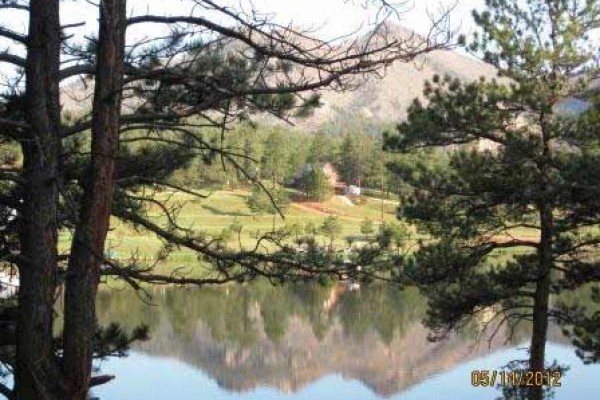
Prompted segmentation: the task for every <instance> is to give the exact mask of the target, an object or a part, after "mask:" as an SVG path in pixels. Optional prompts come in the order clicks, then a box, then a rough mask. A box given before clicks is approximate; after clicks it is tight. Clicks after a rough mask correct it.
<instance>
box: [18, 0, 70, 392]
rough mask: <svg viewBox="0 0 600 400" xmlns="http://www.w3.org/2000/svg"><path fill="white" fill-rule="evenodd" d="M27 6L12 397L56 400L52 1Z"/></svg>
mask: <svg viewBox="0 0 600 400" xmlns="http://www.w3.org/2000/svg"><path fill="white" fill-rule="evenodd" d="M29 8H30V13H29V15H30V17H29V18H30V19H29V36H28V39H27V43H28V53H27V63H26V69H25V73H26V90H27V107H26V110H25V113H26V118H27V122H28V123H29V125H30V127H31V130H30V132H29V133H28V135H27V136H26V137H25V138H23V140H22V141H21V146H22V150H23V178H24V182H25V183H24V184H23V185H22V195H23V204H22V209H21V210H20V211H21V212H20V215H21V224H20V242H21V261H20V263H19V272H20V280H21V282H20V291H19V308H20V310H19V320H18V335H17V360H16V374H15V397H16V398H18V399H24V400H37V399H59V398H60V396H58V395H57V393H58V390H57V388H58V387H59V385H60V384H59V382H60V380H59V379H58V378H59V375H58V368H57V366H56V364H55V361H54V355H53V344H52V342H53V341H52V320H53V295H54V288H55V284H56V282H55V279H54V276H55V275H54V274H55V272H56V263H57V206H58V160H59V156H60V152H61V144H60V103H59V100H60V98H59V87H58V79H57V77H58V74H59V66H60V42H61V38H60V35H61V33H60V21H59V0H31V2H30V5H29Z"/></svg>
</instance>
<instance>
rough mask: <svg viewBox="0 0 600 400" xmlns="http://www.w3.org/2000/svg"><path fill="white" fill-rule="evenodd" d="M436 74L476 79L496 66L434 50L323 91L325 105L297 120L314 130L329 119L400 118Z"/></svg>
mask: <svg viewBox="0 0 600 400" xmlns="http://www.w3.org/2000/svg"><path fill="white" fill-rule="evenodd" d="M434 75H440V76H445V75H450V76H452V77H455V78H458V79H460V80H463V81H474V80H476V79H478V78H479V77H481V76H484V77H486V78H487V79H492V78H494V77H495V76H496V69H495V68H494V67H493V66H491V65H489V64H485V63H483V62H481V61H478V60H476V59H474V58H471V57H469V56H467V55H463V54H460V53H458V52H456V51H450V50H438V51H434V52H431V53H429V54H426V55H422V56H419V57H417V58H416V59H415V60H414V61H413V62H411V63H400V62H397V63H395V64H393V65H392V66H390V67H389V68H388V69H387V70H386V71H385V74H384V76H383V77H382V78H381V79H378V78H371V79H369V80H368V81H367V82H366V83H365V84H364V85H362V86H361V87H359V88H358V89H357V90H354V91H349V92H334V91H328V90H325V91H323V92H321V93H322V97H321V103H322V106H321V107H320V108H318V109H317V110H315V112H314V113H313V115H312V116H311V117H309V118H307V119H305V120H295V121H294V122H295V123H296V124H297V125H298V126H299V127H303V128H308V129H311V130H313V129H316V128H318V127H320V126H323V125H324V124H328V123H329V124H333V125H334V126H338V127H339V128H341V129H343V127H344V125H345V124H346V123H347V122H348V119H350V120H357V119H360V120H363V121H369V122H370V123H371V124H375V125H386V124H390V123H395V122H398V121H401V120H403V119H405V118H406V111H407V108H408V107H409V106H410V104H411V103H412V101H413V99H415V98H416V97H421V95H422V92H423V85H424V83H425V81H426V80H428V79H431V78H432V77H433V76H434Z"/></svg>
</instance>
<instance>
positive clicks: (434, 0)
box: [0, 0, 483, 81]
mask: <svg viewBox="0 0 600 400" xmlns="http://www.w3.org/2000/svg"><path fill="white" fill-rule="evenodd" d="M93 1H97V0H93ZM363 1H364V0H217V2H218V3H219V4H229V5H231V6H232V7H234V8H238V9H239V8H241V9H244V10H250V9H251V8H252V5H253V6H254V8H255V9H256V10H258V11H260V12H263V13H269V14H272V15H273V16H274V18H275V19H276V20H277V21H278V22H280V23H284V24H285V23H290V22H293V23H294V24H295V25H296V26H299V27H307V28H308V27H312V28H318V30H317V32H316V33H315V35H316V36H319V37H322V38H333V37H337V36H341V35H344V34H348V33H351V32H353V31H355V30H356V29H357V28H359V27H361V26H362V27H363V28H366V27H368V26H369V25H368V24H369V23H373V21H374V19H375V9H374V8H371V9H365V8H364V7H363V6H362V5H361V3H362V2H363ZM190 4H193V1H190V0H129V2H128V7H129V12H130V15H135V14H143V13H145V12H147V11H148V10H149V11H150V12H152V13H153V14H163V15H182V14H183V15H185V14H189V13H190ZM481 4H483V0H420V1H419V0H408V1H406V2H405V6H404V7H403V9H404V12H403V13H402V14H401V19H400V20H399V21H398V20H397V19H395V20H396V21H397V22H399V23H401V24H402V25H404V26H406V27H408V28H410V29H413V30H415V31H416V32H418V33H424V32H427V29H428V27H429V25H430V18H429V16H428V12H429V13H433V14H434V15H436V14H437V13H439V10H441V9H442V8H444V7H449V6H454V7H455V8H454V12H453V13H452V18H451V21H452V25H453V26H454V27H460V28H461V30H462V31H463V32H465V33H466V32H468V31H469V30H470V29H471V27H472V23H471V16H470V12H471V10H472V9H473V8H475V7H477V6H480V5H481ZM61 7H62V9H61V10H62V12H61V20H62V22H63V23H65V24H66V23H77V22H85V24H86V25H85V26H84V27H83V28H81V29H80V30H79V32H78V34H79V35H83V34H90V33H94V32H95V31H96V28H97V23H96V19H97V8H96V7H94V6H92V5H90V4H89V3H88V2H87V1H86V0H64V1H62V2H61ZM201 12H202V11H197V12H196V13H201ZM0 24H2V26H4V27H9V28H11V29H14V30H17V31H20V32H25V31H26V28H27V20H26V16H25V13H22V12H13V11H6V10H0ZM149 29H160V27H159V26H157V25H140V26H138V27H136V29H135V30H133V29H132V31H131V32H129V33H128V34H129V36H128V39H129V41H131V40H135V39H137V38H139V37H143V36H151V35H152V34H154V33H155V32H152V31H149ZM69 33H74V32H73V31H70V32H69ZM7 48H8V49H9V50H11V51H14V52H15V53H18V54H22V49H19V48H18V47H15V45H14V43H12V42H9V41H6V40H0V51H2V50H4V49H7ZM7 71H8V70H7V65H6V64H2V63H0V77H1V75H6V74H7ZM2 80H3V79H0V81H2Z"/></svg>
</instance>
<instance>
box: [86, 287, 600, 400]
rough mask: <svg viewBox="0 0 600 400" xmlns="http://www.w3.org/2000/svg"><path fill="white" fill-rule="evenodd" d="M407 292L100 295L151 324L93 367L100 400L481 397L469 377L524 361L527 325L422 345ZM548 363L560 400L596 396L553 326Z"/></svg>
mask: <svg viewBox="0 0 600 400" xmlns="http://www.w3.org/2000/svg"><path fill="white" fill-rule="evenodd" d="M425 312H426V304H425V301H424V300H423V298H422V297H421V296H420V295H419V294H418V292H417V290H416V289H414V288H409V289H405V290H399V289H397V288H393V287H390V286H386V285H381V284H378V285H371V286H367V287H363V288H361V289H360V290H358V291H350V290H348V289H347V287H346V286H344V285H337V286H333V287H332V286H329V287H325V286H320V285H307V284H302V285H293V286H284V287H281V286H279V287H273V286H271V285H270V284H268V283H266V282H257V283H253V284H246V285H243V286H242V285H239V286H229V287H220V288H194V289H181V288H165V289H164V290H160V291H159V290H156V291H153V292H152V300H151V304H148V303H146V302H144V301H142V300H140V298H138V297H137V296H136V294H135V293H133V292H131V291H127V290H113V291H102V292H100V293H99V297H98V314H99V315H98V317H99V320H100V321H101V323H103V324H106V323H108V322H118V323H119V324H121V325H122V327H123V328H124V329H126V330H132V329H134V328H135V327H136V326H139V325H140V324H146V325H148V326H149V328H150V336H151V338H150V340H148V341H146V342H140V343H137V344H135V345H134V346H133V348H132V351H131V352H130V354H129V356H128V357H125V358H113V359H108V360H103V361H101V362H100V363H99V364H98V365H97V366H98V367H99V368H100V370H101V372H102V373H106V374H115V375H116V376H117V379H116V380H114V381H112V382H111V383H109V384H106V385H104V386H101V387H98V388H96V389H95V390H94V396H96V397H99V398H100V399H110V400H116V399H123V400H136V399H140V400H142V399H143V400H152V399H157V400H158V399H210V400H219V399H222V400H233V399H254V400H279V399H285V400H301V399H328V400H337V399H339V400H342V399H343V400H349V399H357V400H370V399H373V400H374V399H402V400H420V399H423V400H425V399H427V400H432V399H433V400H435V399H460V400H471V399H473V400H486V399H490V400H491V399H495V398H497V397H499V396H500V395H501V393H500V391H499V390H498V389H496V388H481V387H473V386H472V385H471V372H472V371H473V370H500V369H502V366H504V365H506V364H507V363H508V362H509V361H511V360H515V359H524V358H527V352H526V345H527V342H528V340H529V338H528V335H529V333H528V327H527V326H523V327H521V328H520V329H517V331H516V332H515V333H514V335H513V337H512V338H511V340H508V341H507V336H508V331H507V330H503V329H501V330H500V332H499V333H498V335H496V336H495V337H494V338H492V339H491V340H490V341H489V343H488V340H487V339H484V340H479V339H480V329H479V327H480V326H481V324H479V323H478V322H477V321H475V322H474V323H473V324H472V326H469V327H466V328H465V329H463V330H462V331H461V332H458V333H456V334H453V335H451V336H450V337H449V338H448V340H447V341H445V342H442V343H430V342H429V341H428V340H427V333H428V332H427V330H426V329H425V328H424V327H423V326H422V325H421V322H420V321H421V319H422V318H423V315H424V313H425ZM548 359H549V361H552V360H554V359H556V360H557V361H558V362H559V363H560V364H561V365H567V366H569V368H570V369H569V371H567V373H566V376H565V377H564V378H563V379H562V382H561V383H562V386H561V387H560V388H557V389H556V391H555V396H556V397H555V398H556V399H558V400H572V399H577V400H586V399H590V400H591V399H597V398H598V392H599V391H600V383H599V381H598V377H600V366H584V365H583V363H582V362H581V361H580V360H579V359H578V358H577V357H576V356H575V354H574V350H573V349H572V348H571V347H570V346H569V342H568V340H566V339H565V338H563V337H562V336H561V335H560V333H559V332H558V329H556V328H554V329H552V331H551V332H550V342H549V343H548Z"/></svg>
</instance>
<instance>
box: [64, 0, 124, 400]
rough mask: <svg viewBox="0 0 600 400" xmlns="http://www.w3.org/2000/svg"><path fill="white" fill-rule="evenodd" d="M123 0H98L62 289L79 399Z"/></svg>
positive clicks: (113, 139)
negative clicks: (80, 188)
mask: <svg viewBox="0 0 600 400" xmlns="http://www.w3.org/2000/svg"><path fill="white" fill-rule="evenodd" d="M125 29H126V0H104V1H102V2H101V3H100V30H99V37H98V50H97V68H96V77H95V92H94V103H93V115H92V119H93V120H92V145H91V146H92V162H91V169H90V171H89V174H88V176H87V179H86V182H85V183H84V185H85V187H84V194H83V196H82V203H81V205H80V210H79V220H78V225H77V227H76V230H75V236H74V240H73V243H72V247H71V254H70V258H69V266H68V271H67V280H66V290H65V329H64V374H65V380H66V392H67V397H66V398H67V399H69V400H84V399H86V396H87V391H88V389H89V385H90V377H91V368H92V355H93V337H94V331H95V329H96V327H97V324H96V306H95V300H96V293H97V290H98V284H99V276H100V267H101V264H102V261H103V252H104V242H105V239H106V234H107V232H108V228H109V223H110V215H111V207H112V200H113V192H114V173H115V158H116V155H117V151H118V143H119V142H118V140H119V113H120V108H121V107H120V105H121V97H122V96H121V86H122V81H123V59H124V42H125Z"/></svg>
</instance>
